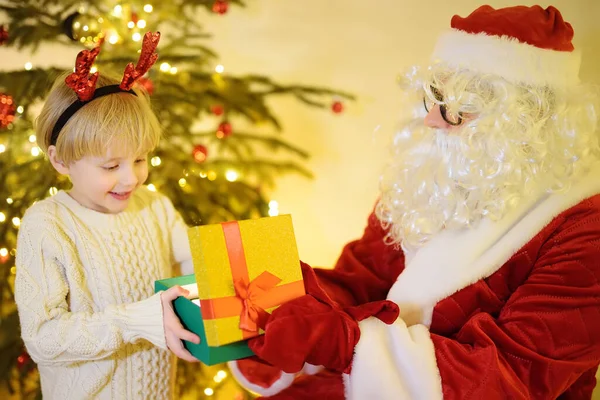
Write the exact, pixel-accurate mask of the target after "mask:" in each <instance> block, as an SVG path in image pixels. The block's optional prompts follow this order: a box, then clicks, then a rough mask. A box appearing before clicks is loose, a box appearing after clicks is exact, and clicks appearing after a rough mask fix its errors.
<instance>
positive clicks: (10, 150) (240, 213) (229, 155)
mask: <svg viewBox="0 0 600 400" xmlns="http://www.w3.org/2000/svg"><path fill="white" fill-rule="evenodd" d="M147 1H149V0H146V1H143V2H137V1H134V0H133V1H130V2H127V3H125V2H119V1H116V0H104V1H101V2H92V1H90V2H85V1H84V2H81V1H67V0H65V1H59V0H18V1H0V9H1V10H2V11H3V12H4V22H5V25H2V27H0V45H1V46H14V47H15V48H17V49H19V50H21V49H22V50H23V51H36V50H37V49H39V48H40V47H42V46H52V45H71V46H72V48H73V57H72V59H71V60H74V59H75V55H76V53H77V52H79V51H80V50H81V49H82V48H88V49H89V48H93V47H96V46H99V45H101V46H102V51H101V53H100V56H99V57H98V58H97V59H96V64H95V66H94V68H93V69H97V70H99V71H101V72H102V73H110V74H112V75H117V76H119V75H120V74H122V71H123V67H124V66H125V65H126V64H127V63H128V62H134V63H135V61H136V59H137V51H138V50H139V48H140V44H141V39H142V37H143V35H144V33H145V32H147V31H161V33H162V38H161V43H160V45H159V48H158V53H159V61H158V63H157V65H156V66H155V67H154V68H153V69H152V70H151V71H150V72H149V73H148V74H147V75H146V76H145V77H143V78H141V79H140V80H139V81H138V82H139V84H141V85H143V86H144V88H145V89H146V90H147V91H148V92H149V93H150V95H151V99H152V103H153V107H154V108H155V110H156V113H157V115H158V116H159V120H160V121H161V123H162V125H163V127H164V139H163V140H162V142H161V145H160V147H159V148H158V149H157V150H156V152H155V154H153V155H152V158H151V159H150V164H151V168H150V169H151V172H150V176H149V179H148V181H147V183H148V184H149V187H150V188H151V189H154V190H159V191H161V192H162V193H164V194H166V195H167V196H169V197H170V198H171V200H172V201H173V203H174V205H175V207H176V208H177V209H178V210H179V211H180V213H181V214H182V216H183V217H184V219H185V220H186V222H187V223H188V225H190V226H191V225H199V224H209V223H216V222H222V221H226V220H234V219H237V220H239V219H247V218H254V217H259V216H266V215H275V214H276V213H277V206H276V203H274V202H270V201H269V190H270V188H272V187H273V185H274V183H275V178H276V177H277V176H278V175H279V174H282V173H299V174H302V175H305V176H307V177H310V176H311V174H310V171H308V170H307V169H306V168H305V167H304V165H303V162H304V160H305V159H306V158H307V157H308V154H307V153H306V152H305V151H304V150H303V149H300V148H298V147H296V146H294V145H292V144H290V143H287V142H286V141H285V140H284V139H283V138H282V137H281V135H280V132H281V128H282V126H281V124H280V122H279V120H278V119H277V117H276V116H275V115H274V114H273V113H272V111H271V108H270V107H269V104H268V102H269V101H271V100H270V99H272V98H275V97H277V96H281V95H291V96H295V98H296V99H298V100H299V101H301V102H303V103H305V104H306V105H308V106H314V107H320V108H325V107H327V108H328V107H331V109H332V110H333V112H341V111H342V109H343V106H342V102H341V101H342V99H351V96H350V95H348V94H346V93H341V92H338V91H334V90H331V89H327V88H321V87H311V86H302V85H282V84H279V83H277V82H275V81H274V80H272V79H270V78H268V77H265V76H261V75H247V76H232V75H229V74H226V73H225V72H224V70H223V67H222V66H221V65H219V64H218V57H217V54H216V53H215V52H214V51H213V50H212V49H210V48H209V47H207V45H206V42H207V40H208V39H209V35H208V34H207V33H206V32H204V31H203V29H202V26H201V25H200V24H199V21H200V18H198V15H203V16H206V17H209V13H214V14H215V16H214V17H217V16H219V14H221V15H223V14H226V13H227V11H228V8H229V7H230V6H244V3H243V2H242V1H240V0H231V1H227V0H174V1H169V2H156V3H153V4H148V3H147ZM71 60H69V61H71ZM61 65H62V66H63V67H64V65H65V63H64V62H63V63H61ZM62 72H64V68H61V67H59V66H57V67H49V68H39V67H36V66H33V65H31V64H30V63H27V64H26V65H25V66H24V68H23V69H20V70H13V71H0V271H1V272H0V326H1V329H0V351H1V352H2V356H0V383H2V384H3V385H4V387H5V388H6V390H7V393H8V394H9V395H13V396H16V397H20V398H33V397H36V396H39V385H38V383H37V377H36V369H35V364H34V363H33V362H32V360H31V359H30V358H29V356H28V355H27V353H26V351H25V349H24V347H23V343H22V341H21V339H20V332H19V326H18V317H17V313H16V308H15V304H14V299H13V284H14V275H15V271H16V269H15V266H14V259H15V254H16V237H17V233H18V228H19V223H20V218H21V217H22V215H23V213H24V212H25V210H26V209H27V208H28V207H29V206H30V205H31V204H32V203H33V202H35V201H37V200H39V199H42V198H44V197H46V196H49V195H52V194H54V193H56V192H57V191H58V190H59V189H63V188H65V189H66V188H68V187H69V182H68V180H67V179H65V178H64V177H61V176H59V175H58V174H56V173H55V172H54V171H53V170H52V168H51V167H50V166H49V164H48V162H47V160H46V159H45V157H44V156H43V154H41V152H40V150H39V148H38V147H37V145H36V137H35V132H34V130H33V120H34V118H35V111H36V105H38V104H39V103H40V102H42V101H43V100H44V96H45V95H46V94H47V91H48V89H49V87H50V85H51V83H52V82H53V81H54V79H55V78H56V77H57V76H58V75H59V74H61V73H62ZM92 72H93V71H92ZM179 371H180V372H179V377H178V384H179V385H178V390H179V397H185V396H186V394H187V395H190V394H191V395H193V397H194V398H202V397H207V398H209V397H212V398H215V397H217V396H216V395H217V394H218V391H219V389H220V388H221V387H222V386H223V385H225V384H227V382H228V381H230V380H228V379H227V378H228V374H227V371H226V368H225V366H223V365H221V366H216V367H210V368H209V367H198V366H197V365H194V366H192V367H190V366H186V365H185V364H183V365H180V368H179ZM230 384H231V382H230ZM0 395H4V392H3V391H2V390H0ZM239 397H240V398H245V397H246V394H244V393H242V392H241V391H240V392H239ZM217 398H218V397H217Z"/></svg>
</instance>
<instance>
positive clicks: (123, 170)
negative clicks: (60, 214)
mask: <svg viewBox="0 0 600 400" xmlns="http://www.w3.org/2000/svg"><path fill="white" fill-rule="evenodd" d="M115 150H116V149H115ZM67 169H68V171H67V174H68V175H69V177H70V178H71V182H72V183H73V188H72V189H71V191H70V194H71V196H72V197H73V198H74V199H75V200H77V201H78V202H79V203H80V204H81V205H83V206H85V207H87V208H90V209H92V210H96V211H99V212H103V213H110V214H116V213H119V212H121V211H123V210H125V209H126V208H127V206H128V205H129V199H130V198H131V195H132V194H133V192H134V191H135V190H136V189H137V188H138V187H140V186H141V185H143V184H144V182H145V181H146V179H147V178H148V163H147V154H141V155H132V154H129V155H127V154H120V153H119V151H118V150H117V151H114V150H109V151H107V153H106V154H105V155H104V156H103V157H94V156H86V157H83V158H82V159H80V160H78V161H76V162H74V163H72V164H71V165H69V166H68V167H67Z"/></svg>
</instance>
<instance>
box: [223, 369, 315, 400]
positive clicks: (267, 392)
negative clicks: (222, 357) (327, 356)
mask: <svg viewBox="0 0 600 400" xmlns="http://www.w3.org/2000/svg"><path fill="white" fill-rule="evenodd" d="M227 365H228V366H229V370H230V371H231V374H232V375H233V377H234V378H235V380H236V381H237V382H238V383H239V384H240V385H242V386H243V387H244V388H245V389H247V390H249V391H251V392H253V393H254V394H258V395H261V396H265V397H268V396H274V395H276V394H277V393H279V392H281V391H282V390H284V389H287V388H288V387H290V386H291V385H292V383H294V379H296V377H297V376H298V375H314V374H316V373H318V372H319V371H321V370H322V369H323V367H321V366H317V365H312V364H308V363H305V364H304V367H303V368H302V370H301V371H300V372H298V373H295V374H289V373H287V372H283V371H281V376H280V377H279V379H278V380H276V381H275V382H274V383H273V384H272V385H271V386H269V387H268V388H265V387H263V386H259V385H257V384H254V383H252V382H250V381H249V380H248V378H247V377H246V376H245V375H244V374H243V373H242V371H240V369H239V368H238V364H237V361H229V362H228V363H227Z"/></svg>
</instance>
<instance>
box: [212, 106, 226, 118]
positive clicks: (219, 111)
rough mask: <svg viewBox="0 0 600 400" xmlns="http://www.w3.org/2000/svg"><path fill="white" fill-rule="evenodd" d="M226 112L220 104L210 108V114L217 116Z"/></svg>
mask: <svg viewBox="0 0 600 400" xmlns="http://www.w3.org/2000/svg"><path fill="white" fill-rule="evenodd" d="M224 111H225V108H223V106H222V105H220V104H215V105H213V106H210V112H212V113H213V114H215V115H216V116H219V115H223V112H224Z"/></svg>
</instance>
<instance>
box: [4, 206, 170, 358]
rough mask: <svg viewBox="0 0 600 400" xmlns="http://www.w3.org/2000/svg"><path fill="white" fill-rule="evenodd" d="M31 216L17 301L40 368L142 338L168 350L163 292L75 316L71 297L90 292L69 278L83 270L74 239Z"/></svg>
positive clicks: (104, 353)
mask: <svg viewBox="0 0 600 400" xmlns="http://www.w3.org/2000/svg"><path fill="white" fill-rule="evenodd" d="M38 216H39V214H38V215H35V216H30V218H27V215H26V216H25V218H24V219H23V221H22V224H21V227H20V230H19V236H18V243H17V247H18V253H17V259H16V270H17V273H16V279H15V301H16V304H17V308H18V312H19V319H20V323H21V335H22V337H23V341H24V342H25V345H26V347H27V351H28V352H29V354H30V355H31V357H32V359H33V360H34V361H35V362H37V363H38V364H51V363H66V364H71V363H76V362H81V361H89V360H98V359H103V358H105V357H109V356H110V355H112V354H113V353H115V352H116V351H118V350H120V349H121V348H122V346H123V345H125V344H128V343H135V342H137V341H138V340H140V339H145V340H148V341H149V342H151V343H153V344H154V345H156V346H158V347H161V348H163V349H166V342H165V336H164V328H163V321H162V305H161V301H160V293H157V294H155V295H153V296H151V297H149V298H148V299H145V300H142V301H139V302H135V303H131V304H118V305H117V304H115V305H109V306H107V307H105V308H104V309H102V310H93V311H90V312H72V311H71V310H70V308H69V301H68V299H69V296H70V295H71V294H72V293H76V292H79V293H81V292H85V291H86V290H87V289H86V287H85V286H84V282H81V281H76V279H70V278H67V276H68V274H67V270H66V268H69V269H80V265H78V264H79V262H80V261H79V258H78V256H77V254H76V252H75V248H74V246H73V244H72V242H71V240H70V238H69V237H68V235H67V234H66V233H65V232H64V231H63V230H61V229H60V228H59V224H58V223H57V222H56V221H49V220H47V219H46V220H42V221H38V220H35V221H34V219H37V218H35V217H38Z"/></svg>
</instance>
